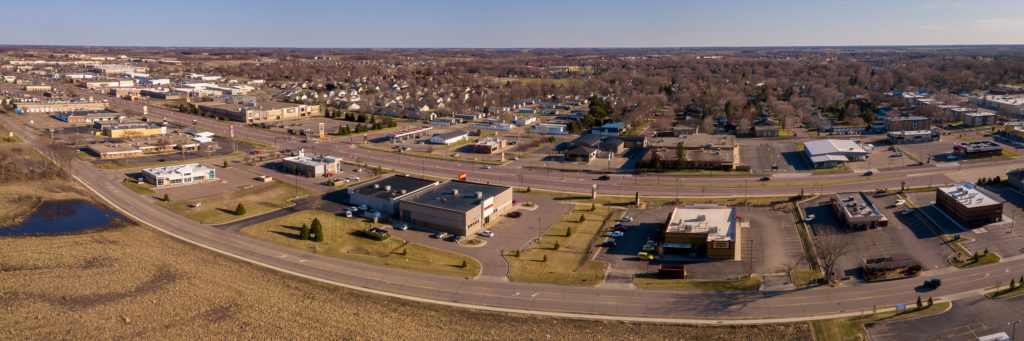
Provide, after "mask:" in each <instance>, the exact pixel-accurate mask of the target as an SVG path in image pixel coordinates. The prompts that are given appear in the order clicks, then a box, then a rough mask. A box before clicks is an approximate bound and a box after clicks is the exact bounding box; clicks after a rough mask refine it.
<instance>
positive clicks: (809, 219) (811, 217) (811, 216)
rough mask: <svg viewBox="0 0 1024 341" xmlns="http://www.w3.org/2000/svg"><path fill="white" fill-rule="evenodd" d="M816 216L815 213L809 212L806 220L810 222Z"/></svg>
mask: <svg viewBox="0 0 1024 341" xmlns="http://www.w3.org/2000/svg"><path fill="white" fill-rule="evenodd" d="M814 218H815V217H814V215H813V214H808V215H807V216H806V217H804V222H809V221H811V220H814Z"/></svg>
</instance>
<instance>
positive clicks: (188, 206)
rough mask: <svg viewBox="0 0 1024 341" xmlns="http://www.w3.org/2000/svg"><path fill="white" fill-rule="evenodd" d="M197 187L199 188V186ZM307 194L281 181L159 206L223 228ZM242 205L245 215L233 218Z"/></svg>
mask: <svg viewBox="0 0 1024 341" xmlns="http://www.w3.org/2000/svg"><path fill="white" fill-rule="evenodd" d="M199 186H201V185H199ZM296 193H298V196H300V197H301V196H305V195H308V194H309V190H307V189H305V188H302V187H301V186H295V185H293V184H289V183H287V182H284V181H277V180H274V182H273V183H272V184H269V185H262V186H255V187H252V188H248V189H244V188H240V189H238V190H237V191H234V192H229V193H223V194H217V195H211V196H207V197H202V198H198V199H193V200H181V201H175V200H174V198H171V202H169V203H167V202H159V205H160V206H163V207H165V208H167V209H169V210H171V211H173V212H175V213H177V214H180V215H182V216H185V217H188V218H190V219H192V220H195V221H198V222H200V223H204V224H223V223H226V222H229V221H233V220H237V219H240V218H244V217H251V216H254V215H258V214H261V213H265V212H270V211H273V210H276V209H279V208H282V207H288V206H291V205H292V203H291V202H289V201H288V199H292V198H295V196H296ZM196 202H201V203H203V205H202V207H201V208H199V209H196V208H193V207H192V204H194V203H196ZM239 203H242V205H245V212H246V215H244V216H237V215H235V208H236V207H238V204H239Z"/></svg>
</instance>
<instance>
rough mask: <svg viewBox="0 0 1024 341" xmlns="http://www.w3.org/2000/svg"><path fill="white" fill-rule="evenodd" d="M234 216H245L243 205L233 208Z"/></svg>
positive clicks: (239, 204)
mask: <svg viewBox="0 0 1024 341" xmlns="http://www.w3.org/2000/svg"><path fill="white" fill-rule="evenodd" d="M235 215H245V205H242V203H238V206H237V207H235Z"/></svg>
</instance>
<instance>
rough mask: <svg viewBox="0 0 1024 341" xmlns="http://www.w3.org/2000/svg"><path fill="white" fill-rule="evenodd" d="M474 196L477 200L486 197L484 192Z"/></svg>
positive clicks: (478, 192)
mask: <svg viewBox="0 0 1024 341" xmlns="http://www.w3.org/2000/svg"><path fill="white" fill-rule="evenodd" d="M473 195H474V196H476V198H477V199H480V198H483V197H484V192H480V191H477V192H476V193H474V194H473Z"/></svg>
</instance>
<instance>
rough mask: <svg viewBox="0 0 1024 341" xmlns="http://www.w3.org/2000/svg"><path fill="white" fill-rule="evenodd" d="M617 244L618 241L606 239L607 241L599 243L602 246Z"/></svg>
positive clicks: (614, 245)
mask: <svg viewBox="0 0 1024 341" xmlns="http://www.w3.org/2000/svg"><path fill="white" fill-rule="evenodd" d="M618 245H619V244H618V243H615V241H614V240H607V241H605V242H604V243H601V246H603V247H616V246H618Z"/></svg>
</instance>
